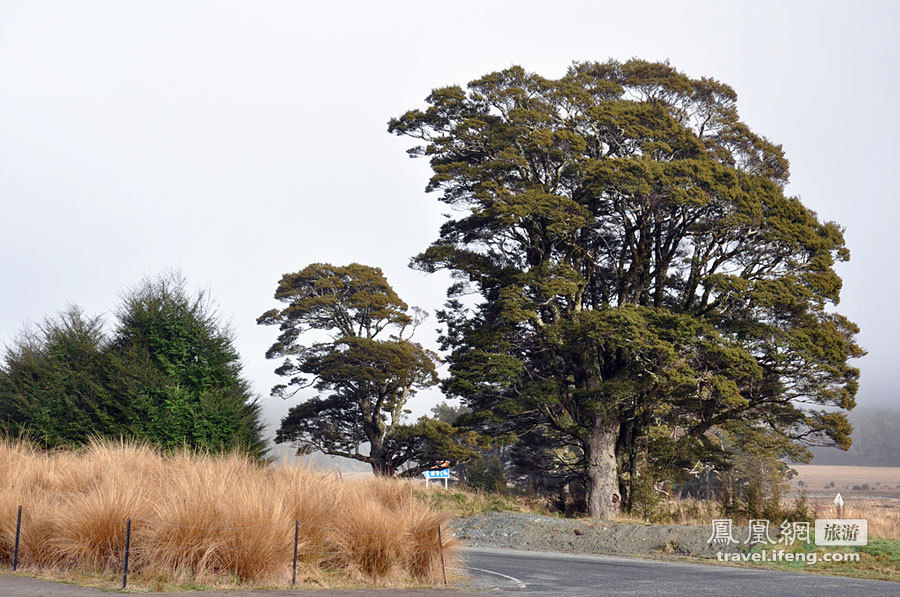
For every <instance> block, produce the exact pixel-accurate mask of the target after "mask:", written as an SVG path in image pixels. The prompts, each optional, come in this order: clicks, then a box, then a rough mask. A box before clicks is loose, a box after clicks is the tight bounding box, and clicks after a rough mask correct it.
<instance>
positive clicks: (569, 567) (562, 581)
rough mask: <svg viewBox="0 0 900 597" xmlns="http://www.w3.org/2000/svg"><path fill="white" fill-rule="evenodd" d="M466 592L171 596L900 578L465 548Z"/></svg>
mask: <svg viewBox="0 0 900 597" xmlns="http://www.w3.org/2000/svg"><path fill="white" fill-rule="evenodd" d="M465 561H466V565H467V577H466V578H465V579H464V580H463V583H462V584H463V586H464V587H465V588H464V589H463V590H444V591H437V590H409V591H398V590H392V589H384V590H368V591H366V590H353V591H304V592H299V591H289V590H280V591H202V592H198V591H190V592H183V593H156V594H155V595H160V596H163V595H165V596H168V597H189V596H196V597H214V596H216V595H227V596H228V597H278V596H287V595H298V594H300V595H310V597H312V596H313V595H314V596H315V597H339V596H341V597H361V596H368V595H376V596H380V597H388V596H391V597H393V596H394V595H404V596H408V597H426V596H427V597H437V596H442V597H468V596H473V595H480V596H482V597H483V596H484V595H487V594H509V595H510V597H512V596H513V595H522V596H523V597H524V596H526V595H528V596H531V595H541V596H551V595H552V596H554V597H576V596H595V595H617V596H618V595H659V596H666V597H669V596H671V595H690V596H694V595H768V596H775V595H778V596H782V595H784V596H810V597H846V596H848V595H850V596H853V597H863V596H866V597H868V596H870V595H872V596H878V595H893V596H898V597H900V583H892V582H883V581H871V580H856V579H852V578H843V577H838V576H823V575H818V574H802V573H788V572H779V571H772V570H762V569H751V568H735V567H730V566H714V565H709V564H691V563H682V562H663V561H658V560H641V559H631V558H620V557H613V556H583V555H572V554H561V553H536V552H526V551H514V550H509V549H488V548H477V549H476V548H472V549H467V550H466V552H465ZM109 594H110V593H108V592H104V591H100V590H99V589H88V588H83V587H77V586H73V585H66V584H61V583H52V582H48V581H42V580H35V579H32V578H27V577H22V576H4V575H2V574H0V596H2V597H44V596H48V597H50V596H52V597H98V596H101V595H109Z"/></svg>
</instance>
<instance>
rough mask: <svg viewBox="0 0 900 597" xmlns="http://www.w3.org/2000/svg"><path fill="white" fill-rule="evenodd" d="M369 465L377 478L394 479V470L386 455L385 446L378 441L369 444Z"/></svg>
mask: <svg viewBox="0 0 900 597" xmlns="http://www.w3.org/2000/svg"><path fill="white" fill-rule="evenodd" d="M369 463H370V464H371V465H372V472H373V473H375V476H376V477H378V476H382V477H393V476H394V469H393V467H392V466H391V464H390V462H388V460H387V458H386V457H385V454H384V444H383V442H382V441H381V440H380V439H376V440H374V441H372V442H371V443H370V444H369Z"/></svg>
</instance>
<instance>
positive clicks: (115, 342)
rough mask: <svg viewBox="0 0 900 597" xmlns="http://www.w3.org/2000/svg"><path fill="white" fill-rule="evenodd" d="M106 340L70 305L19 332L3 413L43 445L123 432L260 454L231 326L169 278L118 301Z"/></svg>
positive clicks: (96, 322)
mask: <svg viewBox="0 0 900 597" xmlns="http://www.w3.org/2000/svg"><path fill="white" fill-rule="evenodd" d="M117 314H118V320H117V326H116V329H115V330H114V332H113V334H112V335H111V336H108V335H107V334H106V333H105V332H104V330H103V326H102V323H101V321H100V319H99V318H94V319H90V318H86V317H85V316H84V315H83V314H82V313H81V312H80V310H78V309H77V308H70V309H69V310H68V311H65V312H64V313H62V314H61V315H59V316H58V317H57V318H55V319H47V320H45V321H44V323H42V324H41V325H40V326H38V328H37V329H36V330H35V331H33V332H31V333H27V334H26V333H23V334H22V335H20V337H19V338H18V339H17V340H16V341H15V342H14V343H13V344H12V346H11V347H10V348H9V349H8V350H7V353H6V355H5V359H4V362H3V365H2V367H0V413H2V414H0V418H2V423H3V425H4V427H5V430H6V431H7V432H8V433H11V434H20V433H24V434H27V435H29V436H31V437H32V438H33V439H34V440H36V441H38V442H39V443H40V444H42V445H44V446H46V447H57V446H77V445H81V444H83V443H85V442H86V441H88V439H90V437H92V436H101V437H121V436H129V437H134V438H137V439H141V440H145V441H149V442H151V443H155V444H158V445H160V446H162V447H166V448H178V447H183V446H187V447H191V448H198V449H206V450H212V451H218V450H225V449H242V450H246V451H247V452H248V453H250V454H252V455H254V456H257V457H261V456H263V455H264V453H265V444H264V441H263V439H262V422H261V421H260V418H259V406H258V404H257V403H256V400H255V399H254V398H253V396H252V393H251V392H250V388H249V385H248V384H247V382H246V381H244V380H243V379H242V378H241V376H240V372H241V366H240V362H239V358H238V354H237V351H236V350H235V349H234V347H233V344H232V338H231V335H230V333H229V332H228V330H226V329H224V328H223V327H222V326H220V325H219V324H218V321H217V318H216V316H215V314H214V312H213V311H212V308H211V306H210V305H209V303H208V302H207V301H206V299H205V297H204V295H202V294H200V295H198V296H196V297H190V296H189V294H188V292H187V290H186V286H185V281H184V280H183V279H182V278H180V277H179V276H176V275H172V276H168V277H161V278H158V279H155V280H145V281H144V282H143V283H141V284H140V285H139V286H137V287H136V288H135V289H133V290H132V291H130V292H128V293H127V294H126V295H125V296H124V297H123V300H122V304H121V306H120V307H119V310H118V313H117Z"/></svg>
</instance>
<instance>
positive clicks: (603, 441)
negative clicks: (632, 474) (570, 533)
mask: <svg viewBox="0 0 900 597" xmlns="http://www.w3.org/2000/svg"><path fill="white" fill-rule="evenodd" d="M618 432H619V423H618V422H617V421H608V420H604V419H601V418H598V419H596V420H595V421H594V425H593V427H592V428H591V430H590V432H589V433H588V436H587V437H586V438H585V454H584V456H585V465H586V466H587V476H588V515H589V516H590V517H591V518H602V519H609V518H613V517H615V516H616V514H618V512H619V508H620V505H621V501H622V498H621V496H620V495H619V490H618V487H619V482H618V474H617V470H616V437H617V436H618Z"/></svg>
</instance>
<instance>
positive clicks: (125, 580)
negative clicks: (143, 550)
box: [122, 518, 131, 591]
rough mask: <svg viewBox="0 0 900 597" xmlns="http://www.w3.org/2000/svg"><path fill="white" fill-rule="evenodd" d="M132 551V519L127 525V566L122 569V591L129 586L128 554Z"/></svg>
mask: <svg viewBox="0 0 900 597" xmlns="http://www.w3.org/2000/svg"><path fill="white" fill-rule="evenodd" d="M130 551H131V519H130V518H129V519H128V520H127V521H126V523H125V565H124V566H123V567H122V590H123V591H124V590H125V587H126V586H128V554H129V552H130Z"/></svg>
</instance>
